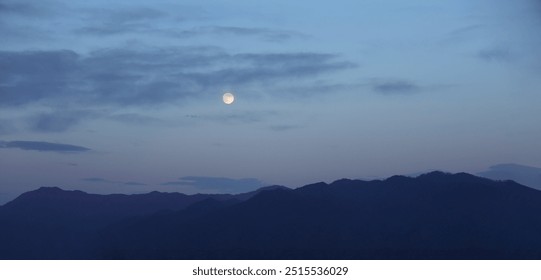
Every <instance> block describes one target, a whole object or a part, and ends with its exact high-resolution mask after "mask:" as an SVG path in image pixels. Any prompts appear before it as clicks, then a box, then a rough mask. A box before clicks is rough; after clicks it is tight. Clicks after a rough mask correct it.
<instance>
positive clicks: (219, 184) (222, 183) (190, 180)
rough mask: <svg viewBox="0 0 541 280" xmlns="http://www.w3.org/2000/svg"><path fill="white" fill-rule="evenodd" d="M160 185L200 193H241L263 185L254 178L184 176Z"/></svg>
mask: <svg viewBox="0 0 541 280" xmlns="http://www.w3.org/2000/svg"><path fill="white" fill-rule="evenodd" d="M161 185H164V186H193V187H195V188H197V189H200V190H202V191H215V192H222V193H243V192H248V191H253V190H256V189H258V188H261V187H262V186H263V183H262V182H261V181H259V180H258V179H255V178H244V179H231V178H224V177H199V176H186V177H181V178H179V181H173V182H166V183H162V184H161Z"/></svg>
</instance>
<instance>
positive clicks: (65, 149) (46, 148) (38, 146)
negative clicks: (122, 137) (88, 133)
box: [0, 141, 90, 153]
mask: <svg viewBox="0 0 541 280" xmlns="http://www.w3.org/2000/svg"><path fill="white" fill-rule="evenodd" d="M0 148H5V149H21V150H27V151H39V152H58V153H69V152H87V151H90V149H89V148H86V147H82V146H75V145H69V144H60V143H50V142H41V141H0Z"/></svg>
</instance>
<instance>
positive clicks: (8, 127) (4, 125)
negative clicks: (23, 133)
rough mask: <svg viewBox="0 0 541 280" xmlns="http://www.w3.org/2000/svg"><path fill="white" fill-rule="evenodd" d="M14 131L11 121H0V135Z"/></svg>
mask: <svg viewBox="0 0 541 280" xmlns="http://www.w3.org/2000/svg"><path fill="white" fill-rule="evenodd" d="M14 131H16V129H15V127H14V126H13V124H12V122H11V121H8V120H5V119H0V135H6V134H10V133H12V132H14Z"/></svg>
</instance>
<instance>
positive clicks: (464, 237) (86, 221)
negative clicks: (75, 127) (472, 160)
mask: <svg viewBox="0 0 541 280" xmlns="http://www.w3.org/2000/svg"><path fill="white" fill-rule="evenodd" d="M540 213H541V192H540V191H538V190H535V189H532V188H529V187H525V186H522V185H520V184H518V183H515V182H513V181H493V180H490V179H486V178H481V177H476V176H473V175H470V174H466V173H458V174H448V173H442V172H431V173H428V174H424V175H421V176H418V177H416V178H411V177H405V176H393V177H390V178H388V179H386V180H374V181H362V180H349V179H341V180H338V181H335V182H333V183H331V184H327V183H315V184H311V185H306V186H304V187H301V188H297V189H294V190H291V189H287V188H284V187H277V186H275V187H271V188H267V189H260V190H258V191H256V192H253V193H248V194H240V195H195V196H187V195H182V194H167V193H157V192H154V193H150V194H144V195H90V194H86V193H83V192H78V191H63V190H60V189H58V188H41V189H39V190H36V191H33V192H29V193H25V194H23V195H21V196H20V197H19V198H17V199H15V200H14V201H12V202H10V203H8V204H6V205H5V206H3V207H0V222H1V223H2V224H4V225H7V227H4V228H6V230H3V231H2V233H0V243H2V244H0V245H1V247H2V248H7V250H2V251H1V252H0V258H3V259H539V258H541V238H539V236H541V215H539V214H540Z"/></svg>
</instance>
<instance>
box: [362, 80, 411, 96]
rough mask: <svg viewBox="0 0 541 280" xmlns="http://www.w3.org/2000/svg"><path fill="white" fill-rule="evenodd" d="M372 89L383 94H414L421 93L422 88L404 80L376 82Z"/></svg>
mask: <svg viewBox="0 0 541 280" xmlns="http://www.w3.org/2000/svg"><path fill="white" fill-rule="evenodd" d="M372 89H373V90H374V91H375V92H377V93H381V94H412V93H417V92H419V91H420V89H421V88H420V87H419V86H418V85H416V84H414V83H412V82H409V81H404V80H391V81H376V82H374V83H373V85H372Z"/></svg>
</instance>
